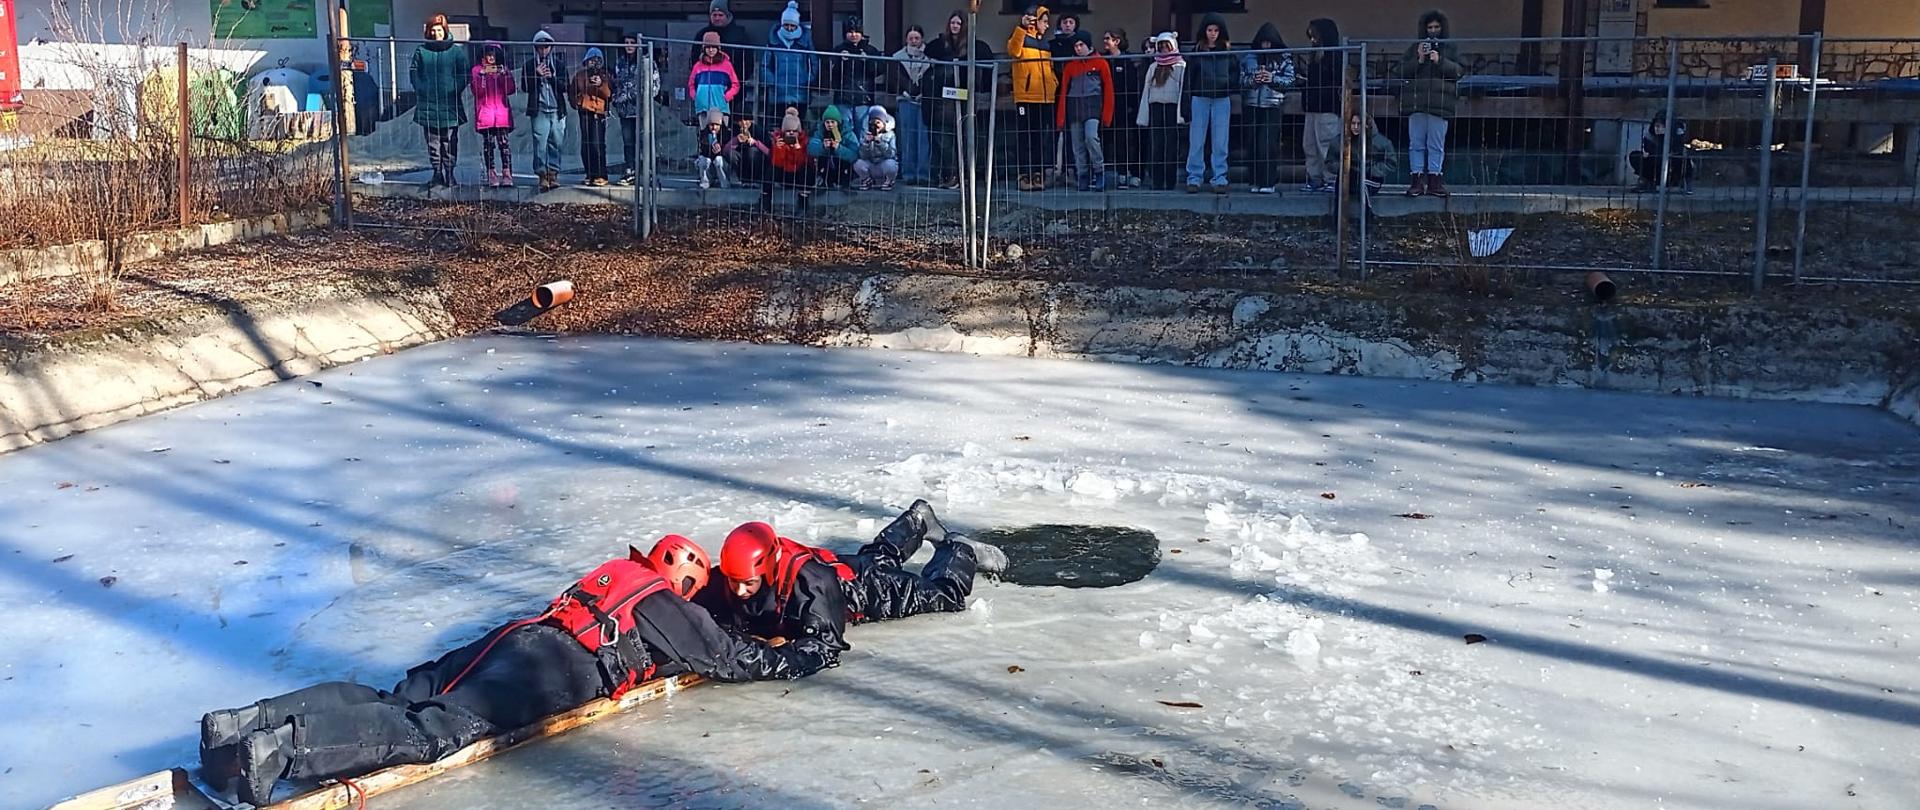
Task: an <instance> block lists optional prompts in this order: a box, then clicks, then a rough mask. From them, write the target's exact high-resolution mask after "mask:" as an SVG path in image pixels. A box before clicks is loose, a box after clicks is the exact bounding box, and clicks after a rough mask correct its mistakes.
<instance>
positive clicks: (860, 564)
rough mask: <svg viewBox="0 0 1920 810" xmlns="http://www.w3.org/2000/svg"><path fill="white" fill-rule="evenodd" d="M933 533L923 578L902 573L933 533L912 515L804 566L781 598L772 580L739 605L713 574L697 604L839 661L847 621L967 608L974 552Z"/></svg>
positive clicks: (721, 579)
mask: <svg viewBox="0 0 1920 810" xmlns="http://www.w3.org/2000/svg"><path fill="white" fill-rule="evenodd" d="M934 531H935V532H936V536H935V537H934V538H933V540H934V541H935V547H934V552H933V559H931V560H928V561H927V564H926V566H924V567H923V568H922V569H921V571H920V573H918V574H915V573H913V572H911V571H908V570H906V568H905V567H904V566H905V563H906V561H907V560H908V559H909V558H911V557H912V556H913V554H914V552H916V551H919V550H920V545H921V543H923V542H926V541H927V540H928V534H929V532H928V525H927V523H926V522H925V521H923V520H922V519H921V518H920V516H919V515H918V514H916V513H914V512H913V511H912V510H909V511H907V512H906V513H904V514H902V515H901V516H900V517H899V518H896V519H895V520H894V521H893V522H892V523H890V524H888V525H887V527H886V528H885V529H882V530H880V533H879V534H878V535H875V536H874V538H873V542H871V543H868V544H866V545H865V546H861V547H860V551H859V552H857V553H855V554H853V555H852V556H846V557H840V558H838V560H837V561H836V562H827V561H824V560H820V559H815V560H810V561H808V562H807V563H805V564H804V565H801V566H800V568H799V570H798V571H796V572H795V573H794V575H793V581H792V583H791V589H790V590H788V591H787V592H786V594H785V595H784V596H783V595H782V594H781V593H780V591H781V588H780V587H779V586H780V584H781V583H777V582H772V581H769V582H768V583H767V585H766V586H765V587H762V588H761V589H760V590H759V591H758V592H756V593H755V594H754V595H753V596H752V597H751V598H749V599H747V600H745V601H744V602H743V601H741V600H738V599H734V598H733V597H732V595H731V594H728V593H726V587H727V583H726V578H725V577H722V576H720V575H719V572H718V571H715V572H714V575H713V576H712V577H711V578H709V580H708V584H707V589H706V590H705V591H702V592H701V594H700V598H699V599H697V600H696V601H698V602H699V603H700V604H702V605H704V606H706V607H707V608H708V609H709V610H712V611H714V615H716V616H726V617H730V620H731V623H732V624H733V625H734V626H736V627H738V628H739V629H741V630H744V631H746V632H749V633H752V634H754V635H757V636H762V637H766V638H772V637H774V636H781V637H784V638H786V639H787V640H788V641H787V647H796V646H797V647H800V648H802V649H805V650H807V651H808V652H809V653H818V654H824V655H827V656H830V657H834V658H837V657H838V656H839V654H840V653H841V652H842V651H844V650H846V649H848V648H849V647H850V646H851V645H849V644H847V642H846V628H847V624H848V623H850V622H851V623H860V622H872V621H881V620H885V619H904V618H906V617H908V616H917V615H919V614H922V613H953V612H958V611H962V610H966V609H967V596H968V595H969V594H971V593H973V575H974V568H975V567H976V563H975V560H974V551H973V547H972V546H969V545H967V544H966V543H963V542H960V541H958V540H953V541H946V532H945V530H944V529H939V528H935V529H934ZM956 537H957V535H956ZM841 566H845V567H846V568H847V569H850V576H851V578H849V577H848V576H843V575H842V572H841V570H840V567H841ZM787 647H782V648H780V649H786V648H787Z"/></svg>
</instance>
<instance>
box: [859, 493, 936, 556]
mask: <svg viewBox="0 0 1920 810" xmlns="http://www.w3.org/2000/svg"><path fill="white" fill-rule="evenodd" d="M934 534H937V535H938V536H937V537H931V536H929V535H934ZM946 538H947V527H945V526H942V525H941V524H940V518H938V517H936V516H934V514H933V507H932V506H931V505H929V504H928V503H927V502H926V501H925V500H918V501H914V502H913V505H912V506H909V507H907V511H905V512H901V513H900V516H899V517H897V518H894V519H893V522H892V523H889V524H887V527H886V528H884V529H881V530H880V533H879V534H876V535H874V536H873V544H874V545H876V546H883V547H885V549H886V550H887V551H888V553H891V554H893V555H895V556H897V557H898V558H899V560H898V561H899V562H902V563H904V562H906V561H907V560H910V559H912V558H913V555H914V553H915V552H917V551H919V550H920V543H921V542H922V541H926V540H932V541H934V542H936V543H938V542H941V541H943V540H945V539H946Z"/></svg>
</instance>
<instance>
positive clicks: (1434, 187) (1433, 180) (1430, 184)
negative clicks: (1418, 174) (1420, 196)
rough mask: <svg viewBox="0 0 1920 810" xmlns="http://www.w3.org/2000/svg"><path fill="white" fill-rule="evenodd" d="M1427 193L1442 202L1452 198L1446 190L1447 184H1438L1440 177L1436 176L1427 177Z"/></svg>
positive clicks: (1451, 194) (1450, 193)
mask: <svg viewBox="0 0 1920 810" xmlns="http://www.w3.org/2000/svg"><path fill="white" fill-rule="evenodd" d="M1427 193H1428V194H1432V195H1433V196H1435V197H1439V198H1440V199H1443V200H1444V199H1446V198H1448V197H1451V196H1453V192H1451V191H1448V190H1447V184H1446V183H1442V182H1440V175H1437V174H1429V175H1427Z"/></svg>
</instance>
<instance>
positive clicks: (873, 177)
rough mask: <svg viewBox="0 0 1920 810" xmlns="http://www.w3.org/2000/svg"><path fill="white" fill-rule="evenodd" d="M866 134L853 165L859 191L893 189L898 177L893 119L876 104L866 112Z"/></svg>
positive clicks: (897, 156)
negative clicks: (858, 181)
mask: <svg viewBox="0 0 1920 810" xmlns="http://www.w3.org/2000/svg"><path fill="white" fill-rule="evenodd" d="M865 129H866V132H865V134H863V135H862V136H861V138H860V159H859V160H856V161H854V162H853V173H854V174H855V175H858V176H859V177H860V188H861V189H862V190H866V189H870V188H878V189H880V190H881V191H891V190H892V189H893V178H894V176H896V175H898V174H899V173H900V148H899V145H898V144H897V142H896V140H895V138H894V135H893V116H891V115H888V114H887V110H886V108H884V107H881V106H880V105H878V104H875V105H873V106H871V107H868V108H867V125H866V127H865Z"/></svg>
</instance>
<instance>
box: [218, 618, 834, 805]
mask: <svg viewBox="0 0 1920 810" xmlns="http://www.w3.org/2000/svg"><path fill="white" fill-rule="evenodd" d="M634 618H635V622H634V630H635V631H637V632H634V633H630V634H629V637H628V638H623V639H622V640H621V641H620V643H619V644H616V645H614V646H615V647H617V648H621V651H620V652H619V653H618V657H619V659H620V661H619V662H618V664H621V665H625V666H626V667H630V668H631V671H634V672H636V673H644V674H646V675H652V676H658V677H666V676H672V675H678V674H682V673H686V672H692V673H696V674H699V675H701V676H704V677H706V678H710V679H713V680H716V681H749V680H765V679H776V678H799V677H803V676H806V675H810V674H812V673H814V672H818V671H819V670H821V669H823V668H825V667H826V666H827V665H828V663H829V662H828V660H827V659H826V658H825V657H823V656H820V655H818V654H812V653H809V652H808V651H807V650H805V649H799V648H795V649H788V648H780V649H775V648H773V647H769V646H768V645H767V644H766V643H764V642H761V641H758V640H755V639H748V638H743V637H741V636H738V635H736V634H733V633H729V632H727V631H725V630H722V629H721V628H720V627H719V626H718V625H716V624H715V623H714V622H713V619H712V617H711V616H709V615H708V614H707V612H706V611H705V610H702V609H700V608H699V607H696V606H694V605H692V604H691V603H689V602H687V601H686V600H684V599H682V598H680V597H679V596H678V595H676V594H674V593H672V592H671V591H659V592H656V593H653V594H651V595H648V596H646V597H644V598H642V599H641V600H640V601H639V602H638V604H637V605H636V606H635V608H634ZM634 636H637V638H634ZM483 653H484V654H483ZM608 664H609V662H608V661H607V659H606V657H605V656H604V655H596V654H595V653H594V652H591V651H589V650H587V648H586V647H584V646H582V644H581V642H580V641H577V640H575V638H574V636H573V635H571V634H569V633H568V632H567V631H566V630H565V629H562V628H561V627H559V626H556V624H555V623H553V622H552V621H551V620H548V621H544V622H539V623H534V624H525V623H522V622H514V623H511V624H507V625H503V626H501V627H499V628H496V629H494V630H493V631H492V632H489V633H487V635H486V636H484V637H482V638H480V639H479V640H477V641H475V642H473V643H471V644H468V645H466V646H464V647H461V648H460V649H457V650H454V651H452V652H450V653H447V654H446V655H444V656H442V657H441V658H440V659H439V660H437V661H430V662H427V663H425V664H421V665H420V666H417V667H414V668H413V669H411V670H408V671H407V675H406V678H405V679H403V680H401V681H400V682H399V683H398V684H396V685H394V687H393V689H392V690H390V691H381V690H378V689H374V688H372V687H369V686H362V685H360V684H356V683H347V682H333V683H323V684H319V685H316V686H310V687H307V688H305V689H301V690H299V691H296V692H292V693H290V694H286V695H282V696H280V697H275V698H268V699H266V700H262V701H260V702H259V703H256V704H254V706H253V707H249V709H254V710H255V711H248V710H245V709H243V710H241V711H245V712H246V713H247V716H248V717H249V718H250V724H251V727H250V728H248V727H242V728H241V729H240V730H241V731H242V732H243V733H244V732H248V731H252V730H266V729H272V728H278V727H280V726H282V725H284V724H286V723H289V722H290V723H292V725H293V733H292V748H291V750H290V751H288V753H289V754H290V756H289V759H290V766H289V768H288V770H287V773H286V774H285V775H286V776H287V777H289V778H293V779H302V780H322V779H330V778H340V777H353V776H358V775H361V774H365V773H369V772H372V771H374V770H377V769H380V768H385V767H389V766H393V765H401V764H407V763H420V762H432V761H434V760H437V759H440V758H441V757H444V756H447V755H448V754H451V753H453V752H455V751H458V750H460V749H461V748H464V747H466V746H467V745H469V744H471V743H473V742H474V741H476V740H479V739H481V738H483V737H488V736H492V735H494V734H498V733H501V732H503V731H507V730H511V729H514V728H517V727H519V726H523V725H526V724H528V723H531V722H533V721H535V720H538V719H540V718H542V717H545V716H547V715H550V714H553V713H555V712H560V711H564V710H566V709H570V708H573V707H575V706H579V705H581V704H583V703H586V702H588V701H590V700H593V699H595V698H600V697H606V696H608V695H609V694H612V693H613V692H614V691H615V690H616V689H618V688H619V687H620V681H621V678H622V677H623V675H622V674H616V673H614V672H610V671H609V670H610V668H612V667H609V665H608ZM449 686H451V687H452V688H451V689H449V688H448V687H449ZM203 736H204V734H203ZM204 745H205V740H204V739H203V746H204ZM210 754H211V755H212V756H213V757H214V759H212V760H210V759H209V756H210ZM230 755H231V754H230V753H228V752H220V751H209V750H208V749H206V748H204V747H203V749H202V751H201V757H202V761H203V762H211V761H218V760H219V758H220V757H223V756H230ZM214 767H216V766H209V769H210V771H211V770H212V769H213V768H214Z"/></svg>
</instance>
